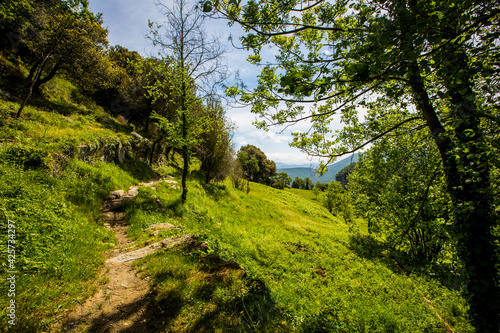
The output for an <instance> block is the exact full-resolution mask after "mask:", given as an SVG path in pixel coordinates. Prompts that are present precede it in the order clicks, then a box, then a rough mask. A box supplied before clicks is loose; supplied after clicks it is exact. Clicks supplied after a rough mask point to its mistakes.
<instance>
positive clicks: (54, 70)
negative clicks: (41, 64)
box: [33, 61, 61, 94]
mask: <svg viewBox="0 0 500 333" xmlns="http://www.w3.org/2000/svg"><path fill="white" fill-rule="evenodd" d="M60 68H61V67H60V66H59V61H58V62H57V63H56V64H55V66H54V67H53V68H52V69H51V70H50V73H49V74H48V75H47V76H46V77H44V78H43V79H38V80H37V82H36V83H35V85H34V86H33V90H34V91H35V92H37V93H38V94H40V86H41V85H42V84H45V83H47V82H49V81H50V80H52V79H53V78H54V76H56V74H57V71H58V70H59V69H60Z"/></svg>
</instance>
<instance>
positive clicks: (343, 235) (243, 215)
mask: <svg viewBox="0 0 500 333" xmlns="http://www.w3.org/2000/svg"><path fill="white" fill-rule="evenodd" d="M56 83H57V82H56ZM54 89H55V90H54V91H56V90H57V91H61V93H60V95H58V96H59V97H58V98H50V96H52V95H53V96H56V95H57V94H56V93H53V94H49V98H48V99H47V100H45V101H44V103H45V106H43V107H33V106H30V107H28V108H27V109H26V110H25V113H24V115H23V116H22V117H21V119H15V118H14V114H15V110H16V109H17V108H18V106H19V105H18V104H17V103H14V102H7V101H4V100H0V139H1V145H0V211H1V214H0V219H1V223H2V233H1V234H0V251H1V252H2V253H4V254H6V253H7V251H8V250H9V249H8V247H7V244H8V242H7V241H8V239H9V234H8V229H9V228H12V227H9V225H15V226H14V227H13V228H15V237H14V238H15V255H16V256H15V259H13V260H12V262H10V261H9V260H7V256H2V262H1V263H0V269H1V270H0V278H1V279H3V280H4V281H5V280H6V278H7V277H8V276H9V275H10V274H11V273H8V272H9V271H10V270H12V269H16V271H17V272H18V273H16V274H15V275H16V283H15V302H16V320H17V323H18V326H16V332H37V331H51V328H52V327H53V325H54V323H55V322H56V321H57V320H58V318H59V316H60V314H61V313H64V312H66V311H68V310H69V309H71V308H74V307H75V306H76V305H77V304H79V303H82V302H84V301H85V299H86V298H87V297H89V296H90V295H91V294H93V293H94V292H95V291H96V289H97V286H98V285H99V284H103V283H105V282H106V281H99V280H98V277H99V275H98V272H99V271H100V270H101V268H102V267H103V256H102V254H103V252H104V251H105V250H106V249H109V248H111V247H113V246H114V242H115V239H114V236H113V234H112V233H110V232H109V231H107V230H106V229H105V228H104V227H103V225H102V217H101V213H100V204H101V202H102V200H103V198H104V197H106V196H107V194H108V193H109V192H110V191H112V190H116V189H127V188H128V187H129V186H131V185H133V184H137V183H138V182H140V181H145V180H149V179H152V178H154V177H155V176H157V175H159V174H163V175H165V174H172V175H174V176H176V173H175V166H174V167H172V166H170V167H167V166H159V167H158V168H157V169H156V170H152V169H150V168H149V167H148V166H147V165H146V164H145V163H142V162H140V161H137V160H133V159H129V160H128V161H127V162H126V163H124V164H115V163H113V162H109V163H105V162H103V161H101V160H99V159H92V158H90V159H88V162H87V163H85V162H83V161H80V160H77V159H75V158H74V157H72V156H73V155H74V154H73V152H74V150H75V149H77V148H78V147H80V146H81V145H84V144H85V145H100V146H103V145H106V144H111V145H113V144H115V143H116V144H118V143H121V142H125V141H127V140H129V138H130V137H129V135H128V132H129V131H130V130H131V129H130V128H128V127H127V126H124V125H121V124H120V123H119V122H117V121H116V120H114V119H113V118H112V117H110V116H108V115H107V114H106V113H105V112H104V111H103V110H102V109H100V108H98V107H96V106H95V105H87V106H83V105H81V104H77V103H74V102H73V101H72V99H71V97H70V96H71V93H70V91H71V89H72V88H71V86H70V85H69V84H67V83H65V82H64V81H59V83H57V85H56V86H55V87H54ZM195 174H196V173H194V174H193V176H194V175H195ZM188 185H189V190H190V192H189V195H188V202H187V203H186V204H185V205H181V204H180V203H179V197H180V191H179V190H178V189H176V188H173V187H172V186H170V185H169V184H168V183H161V184H158V185H157V186H155V187H154V188H152V187H144V188H141V189H140V192H139V196H138V197H137V198H136V200H135V201H133V202H130V203H128V204H126V205H125V206H123V207H122V209H123V210H124V211H125V212H126V217H127V219H128V220H129V222H130V223H131V226H130V229H129V231H128V233H129V236H130V237H132V238H133V239H135V240H136V246H142V245H144V244H149V243H151V242H152V241H155V240H158V239H161V238H162V237H170V236H176V235H179V234H194V235H198V236H199V240H201V241H204V242H205V243H206V244H208V249H207V251H203V250H200V249H198V250H193V249H182V248H181V249H176V250H173V251H169V252H159V253H157V254H155V255H151V256H149V257H147V258H145V259H143V260H141V261H140V262H138V263H137V267H138V268H139V269H140V270H141V271H142V274H144V276H148V277H149V280H148V281H150V282H151V284H152V287H153V289H152V293H151V295H150V298H149V299H148V300H147V301H148V304H149V308H150V309H151V311H152V312H151V316H150V317H148V320H150V321H151V323H150V324H151V327H152V328H151V331H152V332H158V331H166V332H202V331H205V332H211V331H215V332H228V331H256V332H446V331H447V328H446V326H445V325H450V326H451V327H453V329H455V330H456V331H458V332H472V331H473V330H472V328H471V326H470V324H469V322H468V320H467V318H466V316H465V313H466V308H467V305H466V302H465V300H464V299H463V298H462V297H461V295H460V292H459V291H457V290H456V289H458V288H457V284H458V283H457V282H454V280H453V279H454V278H455V277H454V275H453V274H450V273H449V271H450V269H451V268H450V267H448V266H443V268H442V269H438V268H435V267H424V266H418V265H416V264H414V263H411V262H408V261H406V258H405V257H404V256H403V255H401V254H399V253H395V252H393V251H390V250H388V249H387V248H385V247H384V246H383V243H381V242H380V241H379V240H377V239H376V238H374V237H372V236H371V235H368V234H366V233H364V230H366V226H365V225H364V223H363V221H361V220H356V223H357V224H358V225H355V226H354V225H346V224H345V223H343V222H342V221H341V220H340V219H337V218H335V217H333V216H332V215H331V214H329V213H328V211H327V210H326V209H325V208H324V207H322V205H321V196H322V194H320V195H319V197H318V200H316V198H315V197H314V194H313V192H312V191H305V190H296V189H286V190H283V191H282V190H277V189H273V188H270V187H266V186H263V185H260V184H251V191H250V193H249V194H246V193H244V192H241V191H239V190H237V189H234V188H233V187H232V185H231V184H230V183H229V182H227V183H226V184H219V185H209V186H206V187H203V186H202V185H201V184H200V182H199V181H198V180H197V178H196V177H192V179H191V180H190V181H189V184H188ZM9 221H11V222H9ZM161 222H170V223H172V224H174V225H176V226H180V227H182V229H176V230H175V231H162V232H160V233H152V232H151V231H150V230H148V229H147V228H148V226H149V225H151V224H154V223H161ZM353 231H355V232H353ZM358 231H360V232H358ZM11 264H12V266H10V265H11ZM242 268H243V269H242ZM8 288H9V286H7V284H2V290H0V292H1V293H2V294H3V295H7V293H8V292H9V290H8ZM10 299H12V298H10ZM8 302H9V298H6V297H2V298H0V318H1V319H0V328H1V329H2V331H7V330H8V327H10V326H8V325H7V321H8V320H9V317H7V314H8V311H9V310H8V309H7V306H8ZM158 309H160V310H158ZM158 311H159V312H158ZM445 323H446V324H445Z"/></svg>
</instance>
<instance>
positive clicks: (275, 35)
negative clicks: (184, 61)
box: [204, 0, 500, 333]
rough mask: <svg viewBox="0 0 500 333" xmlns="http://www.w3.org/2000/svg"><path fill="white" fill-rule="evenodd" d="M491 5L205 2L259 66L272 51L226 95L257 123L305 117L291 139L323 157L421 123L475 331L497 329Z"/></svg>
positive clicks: (442, 0)
mask: <svg viewBox="0 0 500 333" xmlns="http://www.w3.org/2000/svg"><path fill="white" fill-rule="evenodd" d="M499 6H500V5H499V4H498V3H497V2H493V1H487V0H483V1H481V0H479V1H468V0H459V1H450V0H437V1H425V0H402V1H385V2H381V1H375V0H367V1H359V2H348V1H337V2H327V1H322V0H319V1H316V2H313V3H312V4H310V3H309V2H305V1H301V0H292V1H287V2H285V3H283V2H278V1H272V0H261V1H249V2H247V3H245V4H244V5H241V2H237V1H205V2H204V9H205V10H206V11H210V10H213V13H214V16H217V15H219V16H222V17H225V18H228V19H230V20H231V21H232V22H237V23H239V24H241V25H242V27H243V28H244V29H245V30H246V31H247V32H248V34H247V35H246V36H244V37H243V38H242V39H241V40H242V43H243V46H244V47H247V48H251V49H253V51H254V54H253V55H251V56H250V57H249V60H250V61H251V62H252V63H255V64H259V63H261V60H262V59H261V54H260V50H261V49H262V47H263V46H264V45H266V44H271V45H274V46H275V47H276V48H277V49H278V50H277V56H276V61H275V62H266V61H262V62H263V63H264V64H263V67H262V68H263V69H262V72H261V74H260V76H259V84H258V86H257V87H256V88H255V89H254V90H253V91H252V92H246V91H244V90H243V89H242V88H241V87H234V88H232V89H230V90H229V93H230V94H232V95H233V96H238V95H239V96H240V99H241V101H242V102H244V103H248V104H252V105H253V108H252V111H253V112H255V113H257V114H260V115H262V116H264V117H265V119H269V120H270V122H265V121H262V122H260V126H262V127H266V126H268V125H269V124H287V123H296V122H298V121H301V120H309V121H311V122H312V130H311V131H309V133H296V136H295V140H294V143H293V145H294V146H295V147H297V148H299V149H302V150H304V151H306V152H308V153H309V154H311V155H314V156H322V157H324V158H326V159H327V163H326V164H328V162H331V161H333V160H334V159H335V158H336V157H338V156H341V155H344V154H347V153H350V152H354V151H358V150H360V149H362V148H364V147H366V146H367V145H369V144H370V143H372V142H375V141H376V140H378V139H380V138H381V137H383V136H385V135H388V134H390V133H391V132H393V131H394V130H396V129H398V128H400V129H404V130H405V134H406V135H412V133H413V132H414V131H418V130H420V131H425V133H426V135H427V136H428V137H429V138H431V139H432V141H433V144H434V145H435V146H436V148H437V149H438V151H439V155H440V161H441V166H440V167H441V168H442V170H443V172H444V174H445V177H446V188H447V192H448V193H449V195H450V197H451V200H452V203H453V215H454V216H453V220H454V223H453V225H454V229H455V235H456V237H457V246H458V253H459V255H460V258H461V260H462V261H463V263H464V265H465V268H466V271H467V273H468V283H467V290H468V293H469V296H470V312H471V317H472V319H473V321H474V325H475V327H476V329H477V330H478V331H479V332H495V333H496V332H498V331H499V328H500V327H499V326H500V315H499V314H500V294H499V286H498V281H499V274H498V269H495V267H498V256H497V251H498V249H497V248H498V245H497V244H495V241H494V239H495V236H494V234H493V230H494V229H495V228H498V218H497V216H496V214H495V207H496V206H497V204H498V202H497V201H496V199H495V196H494V195H493V194H494V193H497V188H496V184H497V177H498V176H497V173H496V172H493V171H494V170H496V169H497V168H498V167H499V166H498V162H497V161H498V153H497V152H498V144H497V141H496V136H497V135H496V133H497V130H496V128H497V127H498V120H499V115H498V107H497V96H498V87H499V86H500V85H499V84H498V83H499V79H500V72H499V71H498V62H497V61H496V60H495V58H497V57H498V53H499V52H498V51H499V49H498V43H497V42H496V41H497V40H498V38H499V36H500V31H499V30H498V23H499V22H498V21H499V16H500V7H499ZM295 103H299V104H295ZM304 105H310V106H311V107H309V108H305V107H304ZM282 106H284V107H282ZM359 106H362V107H364V108H365V110H366V112H367V113H368V114H367V116H366V117H363V118H361V117H360V116H359V112H360V110H361V108H360V107H359ZM274 109H275V110H276V111H273V110H274ZM339 113H340V114H341V121H342V122H343V123H344V124H345V125H346V126H345V127H344V129H342V130H339V131H337V132H336V133H335V135H334V136H333V137H331V138H330V136H331V135H332V130H331V129H330V128H329V126H328V125H329V123H330V122H331V121H332V119H333V117H334V116H335V115H337V114H339Z"/></svg>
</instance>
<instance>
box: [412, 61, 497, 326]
mask: <svg viewBox="0 0 500 333" xmlns="http://www.w3.org/2000/svg"><path fill="white" fill-rule="evenodd" d="M462 60H463V59H462ZM457 61H459V60H458V59H457ZM462 65H463V66H464V67H460V66H459V65H458V64H457V62H453V66H457V67H458V68H466V66H467V65H466V63H464V64H462ZM412 71H413V73H419V70H418V66H417V65H414V66H413V68H412ZM456 82H460V85H459V86H458V85H457V84H456ZM445 84H446V85H447V88H448V90H449V91H450V94H451V96H452V99H451V103H452V106H453V107H455V111H454V118H455V119H457V120H460V123H459V125H458V126H457V127H456V128H455V131H454V132H455V138H454V144H453V143H452V141H451V139H450V138H449V137H448V136H447V135H446V134H445V130H444V127H443V125H442V124H441V123H440V121H439V119H438V117H437V115H436V112H435V110H434V107H433V106H432V105H431V103H430V101H429V97H428V95H427V91H426V89H425V87H424V83H423V81H422V78H421V77H420V75H419V74H415V75H414V76H413V77H412V78H411V80H410V86H411V88H412V91H413V95H414V98H415V102H416V104H417V107H418V109H419V110H420V111H421V112H422V114H423V115H424V117H425V119H426V121H427V125H428V127H429V129H430V131H431V133H432V135H433V137H434V141H435V142H436V145H437V147H438V149H439V152H440V154H441V158H442V162H443V166H444V170H445V174H446V180H447V188H448V192H449V193H450V195H451V197H452V201H453V213H454V219H455V222H454V227H455V232H456V237H457V241H458V242H457V243H458V251H459V256H460V258H461V260H462V261H463V263H464V266H465V269H466V272H467V278H468V282H467V292H468V294H469V297H470V301H469V305H470V313H471V317H472V319H473V321H474V326H475V328H476V330H477V332H481V333H498V332H499V326H500V293H499V287H498V285H497V281H498V270H497V269H496V267H498V266H497V263H498V257H497V255H498V253H497V249H496V248H495V245H494V244H495V243H494V235H493V228H494V226H495V225H496V223H497V221H496V219H495V217H494V214H493V204H492V200H491V197H492V193H491V192H490V191H491V185H490V170H489V161H488V157H487V152H486V151H485V150H484V147H486V146H487V145H486V143H485V142H484V137H483V134H482V131H481V129H480V127H479V121H480V118H479V117H478V115H477V110H476V106H475V103H474V100H473V96H474V92H473V91H472V89H471V88H470V87H471V85H470V83H469V81H468V79H467V78H460V79H457V78H456V77H448V82H445ZM467 96H468V97H467Z"/></svg>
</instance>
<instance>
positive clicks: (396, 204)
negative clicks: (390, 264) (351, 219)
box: [349, 130, 451, 262]
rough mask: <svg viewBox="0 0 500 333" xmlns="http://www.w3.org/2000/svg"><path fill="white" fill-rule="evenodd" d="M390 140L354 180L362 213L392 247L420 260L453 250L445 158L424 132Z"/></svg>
mask: <svg viewBox="0 0 500 333" xmlns="http://www.w3.org/2000/svg"><path fill="white" fill-rule="evenodd" d="M400 132H401V130H399V131H396V132H395V133H394V134H395V135H394V136H388V137H384V138H382V139H381V140H379V141H378V142H377V143H375V144H374V145H373V147H371V148H370V149H369V150H368V151H366V152H364V153H363V154H362V155H361V159H360V161H359V162H358V164H357V166H356V169H355V170H354V172H353V173H351V174H350V176H349V192H350V193H351V195H352V198H353V203H354V205H355V206H356V208H357V209H358V210H359V211H360V212H362V213H363V215H364V217H365V218H366V219H367V220H368V221H369V223H368V228H369V230H370V231H377V232H379V233H380V234H381V235H383V238H384V239H385V240H386V242H387V243H388V244H389V245H390V246H392V247H394V248H397V249H398V250H400V251H404V252H406V253H408V254H409V255H411V256H412V257H413V258H414V259H416V260H418V261H422V260H426V261H427V262H433V261H435V260H436V259H438V257H439V255H440V251H441V249H443V248H447V249H448V248H450V246H451V239H450V223H451V214H450V208H451V207H450V204H449V203H450V198H449V196H448V193H447V192H446V185H445V179H444V173H443V170H442V169H441V168H439V162H440V161H439V153H438V151H437V149H436V147H435V146H433V145H431V144H429V142H427V141H428V140H429V138H428V137H427V136H426V135H425V133H423V132H417V133H415V134H414V135H413V136H405V135H397V134H399V133H400Z"/></svg>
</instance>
